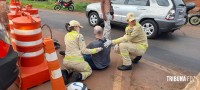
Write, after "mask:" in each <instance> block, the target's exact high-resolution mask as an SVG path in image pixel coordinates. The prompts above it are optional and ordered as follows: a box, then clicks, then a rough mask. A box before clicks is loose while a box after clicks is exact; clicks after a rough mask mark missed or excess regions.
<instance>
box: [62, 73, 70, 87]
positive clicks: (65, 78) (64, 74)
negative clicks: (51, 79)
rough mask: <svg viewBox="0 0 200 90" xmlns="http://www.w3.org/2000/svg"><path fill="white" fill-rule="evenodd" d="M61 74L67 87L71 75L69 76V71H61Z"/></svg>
mask: <svg viewBox="0 0 200 90" xmlns="http://www.w3.org/2000/svg"><path fill="white" fill-rule="evenodd" d="M61 72H62V76H63V79H64V82H65V85H67V84H68V83H69V82H68V79H69V74H68V72H67V70H61Z"/></svg>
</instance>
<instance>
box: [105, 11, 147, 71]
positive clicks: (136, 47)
mask: <svg viewBox="0 0 200 90" xmlns="http://www.w3.org/2000/svg"><path fill="white" fill-rule="evenodd" d="M126 20H127V22H128V26H127V27H126V29H125V35H124V36H123V37H121V38H118V39H115V40H112V41H111V40H110V41H107V42H106V43H104V46H105V47H107V46H109V45H111V44H112V45H115V47H114V50H115V51H118V52H119V53H120V55H121V56H122V60H123V65H121V66H119V67H118V70H131V69H132V59H134V58H135V57H136V56H142V55H143V54H144V53H145V52H146V50H147V48H148V42H147V36H146V33H145V32H144V30H143V28H142V26H141V25H140V24H139V23H138V22H136V20H135V17H134V14H133V13H129V14H127V17H126Z"/></svg>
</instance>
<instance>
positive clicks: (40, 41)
mask: <svg viewBox="0 0 200 90" xmlns="http://www.w3.org/2000/svg"><path fill="white" fill-rule="evenodd" d="M12 41H13V42H15V44H16V45H17V46H23V47H28V46H36V45H39V44H41V43H42V38H41V39H39V40H37V41H31V42H22V41H18V40H15V39H12Z"/></svg>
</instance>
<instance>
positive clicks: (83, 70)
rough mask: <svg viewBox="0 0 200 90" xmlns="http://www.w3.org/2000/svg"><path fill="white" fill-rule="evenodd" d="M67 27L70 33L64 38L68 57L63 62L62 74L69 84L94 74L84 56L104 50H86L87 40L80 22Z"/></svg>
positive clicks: (73, 22)
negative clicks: (81, 31)
mask: <svg viewBox="0 0 200 90" xmlns="http://www.w3.org/2000/svg"><path fill="white" fill-rule="evenodd" d="M65 27H66V29H67V31H68V33H67V34H66V35H65V37H64V41H65V45H66V50H65V54H66V55H65V57H64V60H63V64H64V69H65V70H62V74H63V78H64V80H65V84H68V83H69V82H77V81H81V80H85V79H86V78H87V77H89V76H90V75H91V74H92V69H91V67H90V66H89V64H88V63H87V62H86V61H85V60H84V58H83V54H95V53H98V52H100V51H102V49H103V48H101V47H97V48H93V49H87V48H86V45H85V39H84V37H83V35H82V34H80V29H81V28H82V26H81V25H80V23H79V22H78V21H75V20H72V21H70V22H69V23H67V24H66V25H65ZM70 73H72V76H71V78H70V79H69V77H70V76H69V75H70ZM68 80H69V81H68Z"/></svg>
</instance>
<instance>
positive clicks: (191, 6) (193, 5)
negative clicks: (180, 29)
mask: <svg viewBox="0 0 200 90" xmlns="http://www.w3.org/2000/svg"><path fill="white" fill-rule="evenodd" d="M185 6H186V16H185V18H186V22H185V24H187V23H188V18H189V16H188V15H189V11H190V10H192V9H194V8H195V7H196V4H195V3H193V2H190V3H187V4H185Z"/></svg>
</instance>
